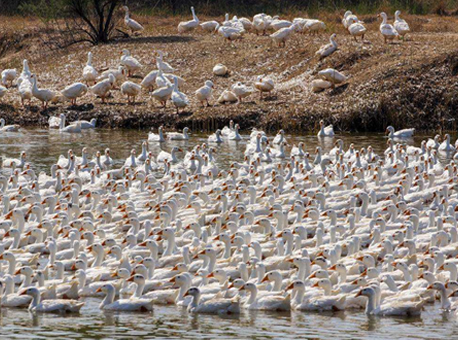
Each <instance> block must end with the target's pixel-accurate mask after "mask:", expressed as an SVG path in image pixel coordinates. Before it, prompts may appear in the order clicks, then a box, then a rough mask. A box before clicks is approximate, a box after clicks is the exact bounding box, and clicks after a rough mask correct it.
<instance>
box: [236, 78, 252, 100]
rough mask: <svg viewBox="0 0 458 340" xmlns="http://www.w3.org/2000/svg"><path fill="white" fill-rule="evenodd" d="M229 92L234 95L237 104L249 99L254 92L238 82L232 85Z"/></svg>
mask: <svg viewBox="0 0 458 340" xmlns="http://www.w3.org/2000/svg"><path fill="white" fill-rule="evenodd" d="M231 90H232V92H234V93H235V95H236V96H237V98H238V100H239V102H242V99H243V98H246V97H249V96H250V95H251V94H252V93H253V92H254V89H253V88H251V87H248V86H246V85H245V84H242V82H240V81H239V82H237V83H235V84H234V85H232V86H231Z"/></svg>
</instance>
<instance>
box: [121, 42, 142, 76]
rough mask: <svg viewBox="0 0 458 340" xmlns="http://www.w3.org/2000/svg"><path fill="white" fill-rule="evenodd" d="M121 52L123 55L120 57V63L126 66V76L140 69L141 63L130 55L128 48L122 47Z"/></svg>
mask: <svg viewBox="0 0 458 340" xmlns="http://www.w3.org/2000/svg"><path fill="white" fill-rule="evenodd" d="M121 53H122V54H123V56H122V57H121V65H122V66H125V67H126V69H127V75H128V76H131V75H132V74H134V73H135V72H137V71H138V70H140V68H141V67H142V64H140V62H139V61H138V60H137V59H135V58H134V57H132V56H131V55H130V51H129V50H127V49H123V50H122V52H121Z"/></svg>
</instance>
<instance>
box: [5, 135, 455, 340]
mask: <svg viewBox="0 0 458 340" xmlns="http://www.w3.org/2000/svg"><path fill="white" fill-rule="evenodd" d="M337 138H342V139H343V140H344V142H345V147H346V148H347V147H348V146H349V144H350V143H354V144H355V146H356V147H358V148H361V147H363V146H364V147H367V146H368V145H372V147H373V148H374V151H375V152H377V153H381V152H383V150H385V148H386V140H387V139H386V137H385V136H384V135H382V134H370V135H341V136H336V138H334V140H332V139H330V140H326V141H324V140H320V139H318V138H317V137H316V136H314V135H308V136H287V139H288V142H289V144H290V145H292V144H294V143H298V142H299V141H303V142H305V144H306V149H307V151H308V152H310V154H313V152H314V150H315V147H316V146H317V145H320V146H322V147H323V148H324V150H329V149H331V148H332V147H333V141H335V140H336V139H337ZM424 138H425V136H416V137H415V138H414V139H413V140H411V141H409V143H411V144H415V145H419V144H420V142H421V140H422V139H424ZM145 139H147V132H146V131H135V130H103V129H97V130H94V131H86V132H84V133H83V134H74V135H71V134H61V133H59V132H58V131H48V130H39V129H24V130H23V131H22V132H20V133H7V134H5V133H4V134H0V155H1V156H3V157H18V156H19V153H20V152H21V151H22V150H24V151H26V152H27V158H28V161H29V162H30V163H31V164H32V166H33V168H34V169H35V170H37V171H46V172H49V167H50V165H51V164H53V163H54V162H56V160H57V158H58V157H59V155H61V154H64V155H65V154H66V152H67V150H68V149H70V148H72V149H73V150H74V151H75V152H76V153H77V154H78V155H79V154H80V152H81V149H82V148H83V147H85V146H86V147H88V148H89V152H90V154H91V155H92V154H94V153H95V152H96V151H97V150H100V151H103V150H104V149H105V148H106V147H109V148H110V149H111V151H112V157H113V158H114V159H115V160H116V162H117V163H118V164H122V163H123V162H124V159H125V158H126V157H127V156H128V155H129V152H130V150H131V149H132V148H136V149H137V151H139V150H140V145H141V142H142V141H143V140H145ZM206 139H207V135H204V134H197V133H196V134H194V135H193V137H192V138H191V139H190V140H189V141H188V142H167V143H163V144H162V145H157V144H156V145H153V144H150V150H151V151H152V152H153V154H154V155H156V154H157V153H158V152H159V151H160V149H161V148H162V149H164V150H167V151H170V149H171V148H172V147H173V146H175V145H179V146H180V147H182V148H184V149H185V150H190V149H191V148H192V147H193V146H194V145H196V144H198V143H203V142H205V141H206ZM453 140H454V139H453ZM215 147H216V149H217V152H216V159H217V162H218V165H219V166H220V168H227V167H228V166H229V165H230V163H231V162H233V161H241V160H243V153H244V150H245V147H246V141H240V142H232V143H223V144H222V145H219V146H215ZM99 303H100V300H98V299H87V300H86V305H85V306H84V307H83V309H82V310H81V314H80V315H76V316H59V315H58V316H56V315H38V316H34V315H32V314H30V313H29V312H27V311H26V310H14V309H5V308H3V309H2V310H1V312H0V339H27V338H30V339H49V338H58V339H74V338H81V339H89V338H94V339H131V338H132V339H133V338H167V339H174V338H190V339H191V338H194V339H195V338H203V339H241V338H250V339H280V338H282V339H293V338H294V339H305V338H309V339H331V338H335V339H457V338H458V331H457V323H456V320H457V318H456V316H455V315H454V313H447V312H441V311H440V309H439V306H437V305H436V306H428V307H427V308H426V310H425V311H424V312H423V313H422V315H421V317H418V318H414V319H412V318H377V317H374V318H372V317H371V318H368V317H367V316H366V315H365V314H364V313H362V312H348V311H346V312H339V313H301V312H290V313H289V312H288V313H265V312H244V313H242V314H241V315H240V316H236V317H221V316H216V315H189V314H188V313H186V311H184V310H180V309H179V308H176V307H175V306H155V310H154V312H152V313H149V314H136V313H122V314H112V313H106V312H101V311H100V310H99V308H98V304H99Z"/></svg>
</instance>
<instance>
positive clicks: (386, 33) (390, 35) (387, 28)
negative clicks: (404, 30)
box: [379, 12, 399, 44]
mask: <svg viewBox="0 0 458 340" xmlns="http://www.w3.org/2000/svg"><path fill="white" fill-rule="evenodd" d="M379 17H382V23H381V24H380V33H382V35H383V38H384V39H385V44H386V43H387V41H388V40H393V39H394V38H396V37H398V36H399V33H398V31H396V29H395V28H394V26H393V25H391V24H387V15H386V13H385V12H382V13H380V14H379Z"/></svg>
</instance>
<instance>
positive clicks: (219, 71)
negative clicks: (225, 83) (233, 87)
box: [213, 64, 228, 77]
mask: <svg viewBox="0 0 458 340" xmlns="http://www.w3.org/2000/svg"><path fill="white" fill-rule="evenodd" d="M227 73H228V69H227V66H225V65H223V64H216V65H215V66H214V67H213V74H214V75H215V76H219V77H224V76H225V75H227Z"/></svg>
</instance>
